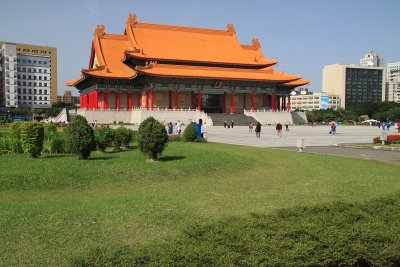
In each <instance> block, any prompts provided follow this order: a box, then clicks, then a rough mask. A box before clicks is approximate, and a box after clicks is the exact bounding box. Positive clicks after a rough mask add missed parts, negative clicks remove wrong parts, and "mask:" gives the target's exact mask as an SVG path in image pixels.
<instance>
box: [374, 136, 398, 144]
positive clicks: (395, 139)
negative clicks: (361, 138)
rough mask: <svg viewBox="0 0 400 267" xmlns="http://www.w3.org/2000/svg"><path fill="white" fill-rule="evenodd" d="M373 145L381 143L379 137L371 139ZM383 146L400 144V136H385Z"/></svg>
mask: <svg viewBox="0 0 400 267" xmlns="http://www.w3.org/2000/svg"><path fill="white" fill-rule="evenodd" d="M372 141H373V143H374V144H378V143H381V142H382V140H381V137H380V136H376V137H374V138H373V139H372ZM385 144H388V145H392V144H400V134H390V135H388V136H387V139H386V141H385Z"/></svg>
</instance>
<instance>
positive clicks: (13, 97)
mask: <svg viewBox="0 0 400 267" xmlns="http://www.w3.org/2000/svg"><path fill="white" fill-rule="evenodd" d="M0 66H1V69H2V72H1V75H0V76H1V78H0V106H5V107H20V108H50V107H51V103H56V102H57V49H56V48H54V47H47V46H36V45H28V44H16V43H9V42H1V41H0Z"/></svg>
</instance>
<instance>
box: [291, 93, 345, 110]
mask: <svg viewBox="0 0 400 267" xmlns="http://www.w3.org/2000/svg"><path fill="white" fill-rule="evenodd" d="M290 105H291V110H308V111H309V110H319V109H327V108H333V109H335V110H336V109H338V108H339V107H340V97H339V96H338V95H328V94H326V93H308V94H299V95H292V96H291V97H290ZM325 105H327V106H325Z"/></svg>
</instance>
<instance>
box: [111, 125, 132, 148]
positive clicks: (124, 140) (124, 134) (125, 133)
mask: <svg viewBox="0 0 400 267" xmlns="http://www.w3.org/2000/svg"><path fill="white" fill-rule="evenodd" d="M114 132H115V147H116V148H117V149H119V148H120V147H121V145H123V146H124V147H126V148H128V147H129V143H130V142H131V141H132V139H133V131H132V130H130V129H128V128H125V127H123V126H121V127H119V128H117V129H115V130H114ZM117 139H118V140H117ZM117 143H118V146H117Z"/></svg>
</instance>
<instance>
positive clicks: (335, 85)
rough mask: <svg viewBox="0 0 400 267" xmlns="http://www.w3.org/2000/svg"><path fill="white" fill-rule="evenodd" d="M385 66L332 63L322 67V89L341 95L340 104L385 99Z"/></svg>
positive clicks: (374, 101)
mask: <svg viewBox="0 0 400 267" xmlns="http://www.w3.org/2000/svg"><path fill="white" fill-rule="evenodd" d="M384 70H385V69H384V67H372V66H360V65H348V64H332V65H326V66H324V67H323V69H322V91H323V92H326V93H327V94H329V95H338V96H339V97H340V102H341V104H340V106H341V107H342V108H346V107H349V106H352V105H356V104H360V103H366V102H373V103H380V102H382V101H384V100H385V76H386V73H385V71H384Z"/></svg>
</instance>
